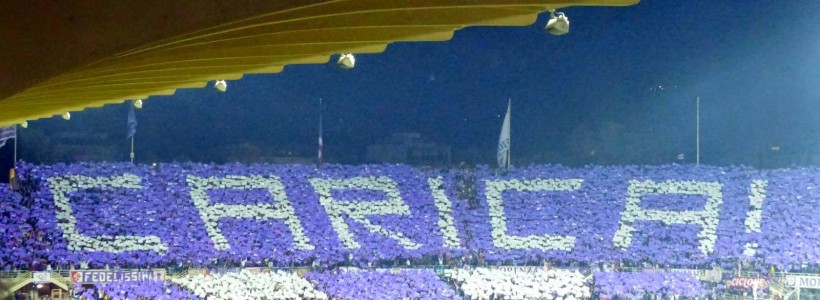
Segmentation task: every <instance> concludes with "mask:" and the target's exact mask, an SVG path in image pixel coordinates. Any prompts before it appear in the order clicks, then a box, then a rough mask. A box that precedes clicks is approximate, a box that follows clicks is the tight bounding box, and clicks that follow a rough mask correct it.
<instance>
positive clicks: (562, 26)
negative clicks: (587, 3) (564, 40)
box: [544, 10, 569, 35]
mask: <svg viewBox="0 0 820 300" xmlns="http://www.w3.org/2000/svg"><path fill="white" fill-rule="evenodd" d="M544 31H546V32H548V33H549V34H552V35H563V34H566V33H567V32H569V18H567V16H566V15H564V13H562V12H555V11H554V10H552V11H550V20H549V21H547V27H544Z"/></svg>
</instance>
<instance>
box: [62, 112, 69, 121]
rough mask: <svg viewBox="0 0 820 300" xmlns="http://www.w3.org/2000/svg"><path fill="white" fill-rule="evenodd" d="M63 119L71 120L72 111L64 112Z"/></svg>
mask: <svg viewBox="0 0 820 300" xmlns="http://www.w3.org/2000/svg"><path fill="white" fill-rule="evenodd" d="M63 120H71V113H70V112H66V113H64V114H63Z"/></svg>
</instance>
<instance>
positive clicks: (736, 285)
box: [726, 277, 769, 290]
mask: <svg viewBox="0 0 820 300" xmlns="http://www.w3.org/2000/svg"><path fill="white" fill-rule="evenodd" d="M726 287H727V288H733V289H746V290H751V289H754V288H755V287H757V289H758V290H764V289H767V288H769V279H767V278H751V277H735V278H732V279H731V280H729V281H726Z"/></svg>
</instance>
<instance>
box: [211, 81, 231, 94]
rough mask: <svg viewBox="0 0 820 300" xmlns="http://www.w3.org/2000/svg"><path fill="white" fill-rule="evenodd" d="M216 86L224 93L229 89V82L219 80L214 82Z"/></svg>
mask: <svg viewBox="0 0 820 300" xmlns="http://www.w3.org/2000/svg"><path fill="white" fill-rule="evenodd" d="M214 88H215V89H216V90H217V91H220V92H223V93H224V92H225V91H226V90H227V89H228V83H227V82H225V80H217V81H216V82H214Z"/></svg>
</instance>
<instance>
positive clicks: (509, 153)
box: [507, 98, 512, 170]
mask: <svg viewBox="0 0 820 300" xmlns="http://www.w3.org/2000/svg"><path fill="white" fill-rule="evenodd" d="M507 108H508V109H509V110H510V127H512V98H507ZM510 131H512V128H510ZM508 144H509V146H507V170H509V169H510V166H511V165H512V133H510V142H509V143H508Z"/></svg>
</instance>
